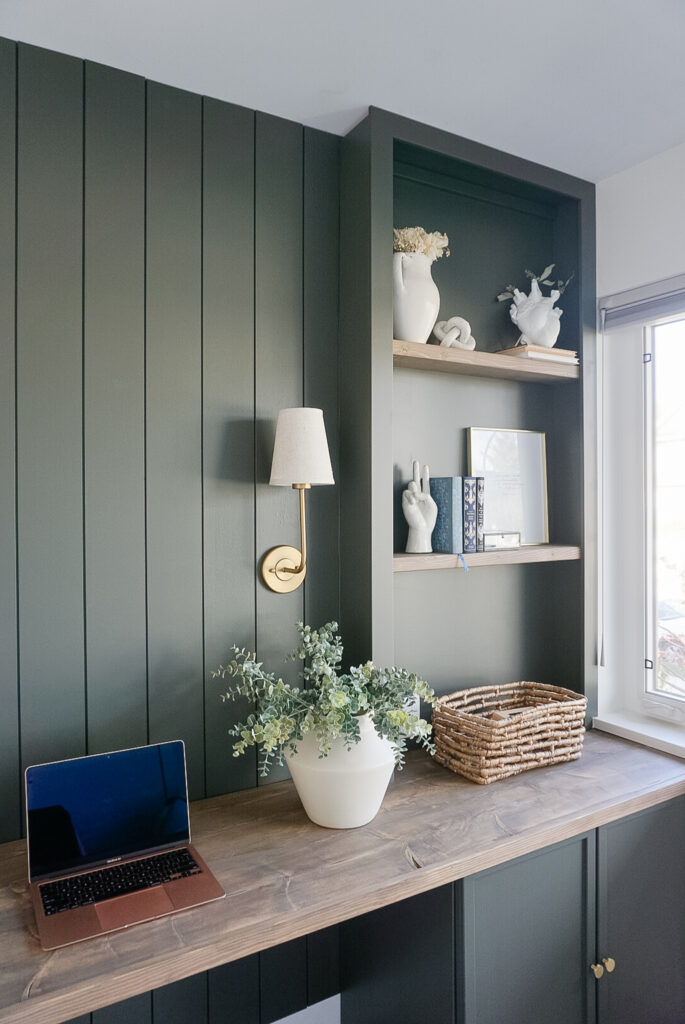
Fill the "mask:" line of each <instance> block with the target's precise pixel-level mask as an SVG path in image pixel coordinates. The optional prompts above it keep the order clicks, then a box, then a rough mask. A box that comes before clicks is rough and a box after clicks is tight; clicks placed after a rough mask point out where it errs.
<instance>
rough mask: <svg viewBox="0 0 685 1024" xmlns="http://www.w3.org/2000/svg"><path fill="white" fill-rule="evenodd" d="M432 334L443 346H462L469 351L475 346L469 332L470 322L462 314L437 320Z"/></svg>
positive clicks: (474, 341)
mask: <svg viewBox="0 0 685 1024" xmlns="http://www.w3.org/2000/svg"><path fill="white" fill-rule="evenodd" d="M433 334H434V335H435V337H436V338H437V339H438V341H439V342H440V344H441V345H444V346H445V348H463V349H465V350H466V351H468V352H470V351H472V350H473V349H474V348H475V347H476V339H475V338H474V337H473V335H472V334H471V324H470V323H469V322H468V320H464V318H463V316H452V317H450V319H449V320H438V322H437V324H436V325H435V327H434V328H433Z"/></svg>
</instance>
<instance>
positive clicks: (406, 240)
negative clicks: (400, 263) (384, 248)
mask: <svg viewBox="0 0 685 1024" xmlns="http://www.w3.org/2000/svg"><path fill="white" fill-rule="evenodd" d="M393 236H394V239H393V247H392V251H393V252H418V253H421V254H422V255H423V256H427V257H428V259H429V260H431V262H432V261H433V260H439V259H440V257H441V256H449V254H450V251H449V249H448V248H447V246H448V245H449V239H448V237H447V235H441V234H440V232H439V231H431V232H428V231H425V230H424V229H423V228H420V227H415V228H393Z"/></svg>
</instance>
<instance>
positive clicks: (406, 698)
mask: <svg viewBox="0 0 685 1024" xmlns="http://www.w3.org/2000/svg"><path fill="white" fill-rule="evenodd" d="M337 629H338V624H337V622H327V623H326V624H325V625H324V626H320V627H319V629H312V628H311V626H306V625H304V624H303V623H302V622H298V623H297V632H298V635H299V643H298V645H297V647H296V648H295V650H294V651H293V652H292V653H291V654H289V655H288V656H287V659H288V660H290V661H299V662H302V668H301V671H300V677H301V679H302V686H301V687H298V686H293V685H291V684H290V683H286V682H284V681H283V680H282V679H280V678H279V679H277V678H276V677H275V675H274V673H273V672H265V671H264V669H263V667H262V663H261V662H259V661H257V656H256V654H253V653H251V652H250V651H248V650H246V649H245V648H239V647H235V646H234V647H233V648H232V651H233V658H232V660H231V661H230V662H229V663H228V664H227V665H220V666H219V668H218V669H216V671H214V672H212V676H213V677H214V678H217V677H221V678H222V679H227V678H228V679H229V680H230V683H229V686H228V690H227V691H226V693H224V694H222V696H221V699H222V700H223V701H236V700H238V699H239V698H241V697H242V698H246V699H247V700H249V701H251V702H252V703H253V704H254V711H253V712H252V713H250V714H249V715H247V717H246V718H245V719H244V721H241V722H238V723H237V724H236V725H234V726H233V727H232V728H231V729H229V730H228V732H229V735H230V736H235V737H236V738H237V740H236V742H235V743H234V744H233V756H234V757H240V755H241V754H244V753H245V751H246V750H247V749H248V747H253V746H258V747H259V772H260V775H268V773H269V770H270V768H271V766H272V764H273V763H274V762H275V763H276V764H283V763H284V759H285V753H286V752H287V751H291V752H295V751H296V750H297V743H298V740H301V739H302V738H303V737H304V735H305V733H308V732H311V733H313V734H314V735H315V737H316V739H317V741H318V746H319V756H320V757H326V755H327V754H328V753H329V751H330V749H331V743H332V742H333V740H335V739H338V738H342V740H343V742H344V745H345V747H346V748H347V750H350V749H351V748H352V746H353V745H354V744H355V743H358V742H359V740H360V738H361V737H360V732H359V717H360V716H361V715H364V714H368V715H370V716H371V718H372V721H373V725H374V728H375V730H376V732H377V733H378V735H379V736H381V737H382V738H384V739H388V740H390V741H391V742H392V743H393V744H394V746H395V763H396V764H397V767H398V768H401V767H402V765H403V762H404V753H405V750H406V745H407V740H409V739H416V740H418V741H419V742H420V744H421V745H422V746H423V747H424V748H425V749H426V750H428V751H429V753H431V754H432V753H433V752H434V747H433V744H432V742H431V740H430V734H431V726H430V724H429V723H428V722H427V721H425V719H423V718H421V717H420V716H419V715H418V714H417V713H416V711H415V710H414V706H415V704H416V702H415V698H417V697H418V698H420V699H421V700H423V701H425V702H426V703H427V704H434V703H435V701H436V697H435V695H434V693H433V690H432V689H431V688H430V686H429V685H428V683H427V682H426V681H425V680H423V679H421V678H419V676H417V675H415V674H414V673H410V672H407V671H406V669H403V668H394V667H393V668H378V667H377V666H376V665H374V664H373V662H371V661H367V662H366V663H365V664H364V665H357V666H355V667H353V668H350V670H349V672H341V671H340V667H341V663H342V655H343V646H342V640H341V638H340V636H338V635H337Z"/></svg>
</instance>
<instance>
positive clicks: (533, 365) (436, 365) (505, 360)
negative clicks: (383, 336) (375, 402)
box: [392, 341, 580, 384]
mask: <svg viewBox="0 0 685 1024" xmlns="http://www.w3.org/2000/svg"><path fill="white" fill-rule="evenodd" d="M392 353H393V363H394V365H395V366H401V367H405V368H406V369H410V370H437V371H438V372H439V373H461V374H464V375H466V376H468V377H499V378H501V379H503V380H527V381H536V382H538V383H547V384H554V383H558V382H560V381H568V380H578V379H579V377H580V373H579V367H578V364H577V363H571V362H569V364H568V365H567V364H566V363H556V362H552V361H551V360H550V361H549V362H546V361H544V360H542V359H523V358H521V359H517V358H516V357H514V356H503V355H501V354H500V353H499V352H478V351H476V350H474V351H473V352H465V351H463V350H462V349H457V348H444V347H443V346H442V345H419V344H418V343H417V342H415V341H393V343H392Z"/></svg>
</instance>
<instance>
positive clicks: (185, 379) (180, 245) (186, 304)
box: [146, 83, 204, 798]
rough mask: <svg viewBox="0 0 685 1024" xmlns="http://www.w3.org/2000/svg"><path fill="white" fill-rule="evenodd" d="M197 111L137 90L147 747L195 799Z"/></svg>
mask: <svg viewBox="0 0 685 1024" xmlns="http://www.w3.org/2000/svg"><path fill="white" fill-rule="evenodd" d="M201 127H202V126H201V100H200V98H199V97H198V96H193V95H191V94H190V93H186V92H181V91H180V90H178V89H170V88H168V87H166V86H161V85H157V84H155V83H149V84H148V105H147V146H148V149H147V253H146V256H147V259H146V266H147V304H146V338H147V349H146V423H147V438H146V440H147V574H148V688H149V706H148V715H149V738H150V740H151V741H158V740H168V739H173V738H180V739H183V740H184V741H185V744H186V759H187V763H188V776H189V786H190V793H191V798H197V797H199V796H201V795H202V794H203V792H204V736H203V730H204V706H203V705H204V666H203V642H202V625H203V624H202V618H203V608H202V479H201V464H202V463H201V458H202V423H201V410H202V400H201V370H202V339H201V284H202V278H201V259H202V249H201V185H202V175H201Z"/></svg>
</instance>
